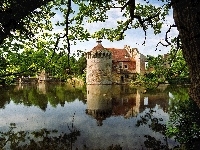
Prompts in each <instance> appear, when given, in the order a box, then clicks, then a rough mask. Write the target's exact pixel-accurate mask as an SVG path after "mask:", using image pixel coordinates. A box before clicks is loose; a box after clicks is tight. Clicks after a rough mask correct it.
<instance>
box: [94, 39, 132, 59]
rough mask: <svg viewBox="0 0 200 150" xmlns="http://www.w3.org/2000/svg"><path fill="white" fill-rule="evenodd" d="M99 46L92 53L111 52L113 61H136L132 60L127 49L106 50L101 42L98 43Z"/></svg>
mask: <svg viewBox="0 0 200 150" xmlns="http://www.w3.org/2000/svg"><path fill="white" fill-rule="evenodd" d="M97 43H98V44H97V45H96V46H95V47H94V48H93V49H92V51H100V50H105V49H106V50H109V51H110V52H111V53H112V59H113V60H114V61H118V62H119V61H135V60H133V58H131V56H130V54H129V53H128V52H127V50H126V49H116V48H104V47H103V46H102V44H101V41H97Z"/></svg>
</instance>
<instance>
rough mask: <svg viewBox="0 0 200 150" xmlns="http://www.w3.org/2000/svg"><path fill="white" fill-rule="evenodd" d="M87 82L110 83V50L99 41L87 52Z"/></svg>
mask: <svg viewBox="0 0 200 150" xmlns="http://www.w3.org/2000/svg"><path fill="white" fill-rule="evenodd" d="M86 59H87V70H86V71H87V73H86V83H87V84H112V75H111V73H112V58H111V52H110V51H108V50H107V49H105V48H104V47H103V46H102V44H101V41H97V46H95V47H94V48H93V49H92V51H90V52H87V54H86Z"/></svg>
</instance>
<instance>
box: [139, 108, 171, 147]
mask: <svg viewBox="0 0 200 150" xmlns="http://www.w3.org/2000/svg"><path fill="white" fill-rule="evenodd" d="M155 115H156V110H154V109H149V111H147V112H146V113H145V115H144V116H140V119H138V120H137V123H136V127H139V126H141V125H147V126H148V127H149V128H150V129H151V130H153V131H154V132H158V133H161V134H162V136H163V140H161V139H156V138H155V137H153V136H152V135H144V138H146V140H145V142H144V145H145V147H146V148H153V149H158V150H159V149H169V147H168V139H167V136H166V134H165V131H166V123H165V122H164V121H163V118H158V117H156V116H155Z"/></svg>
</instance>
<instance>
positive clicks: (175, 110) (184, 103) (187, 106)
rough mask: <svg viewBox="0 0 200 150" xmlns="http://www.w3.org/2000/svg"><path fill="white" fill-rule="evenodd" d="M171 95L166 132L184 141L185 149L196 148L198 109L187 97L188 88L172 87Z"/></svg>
mask: <svg viewBox="0 0 200 150" xmlns="http://www.w3.org/2000/svg"><path fill="white" fill-rule="evenodd" d="M172 95H173V96H172V97H171V98H170V105H169V115H170V118H169V122H168V125H167V130H166V131H167V132H166V133H167V135H168V136H169V137H174V138H175V139H176V140H177V141H178V142H180V143H184V146H185V149H197V148H198V147H199V146H200V145H199V142H198V141H199V139H200V136H199V131H200V117H199V116H200V109H199V107H198V106H197V104H196V103H195V102H194V101H193V100H192V99H190V98H189V96H188V88H180V87H179V88H173V90H172Z"/></svg>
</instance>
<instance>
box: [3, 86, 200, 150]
mask: <svg viewBox="0 0 200 150" xmlns="http://www.w3.org/2000/svg"><path fill="white" fill-rule="evenodd" d="M187 93H188V89H187V88H185V87H167V88H163V89H157V90H156V91H146V90H144V89H136V88H130V87H128V86H118V85H115V86H111V85H102V86H100V85H88V86H87V90H86V89H85V88H75V87H73V86H69V85H66V84H38V85H17V86H10V87H7V88H0V99H1V100H0V116H1V117H0V149H6V148H7V149H31V148H32V147H34V148H36V149H45V148H46V149H52V148H53V147H56V146H57V147H58V149H76V148H77V149H147V148H149V149H175V148H177V149H199V147H200V145H199V143H200V140H199V139H200V110H199V108H198V107H197V105H196V104H195V103H194V102H193V101H192V100H191V99H190V98H189V96H188V94H187ZM10 123H11V124H10ZM13 123H14V124H13ZM75 127H76V128H75ZM54 131H56V132H54ZM8 139H9V143H10V144H8V143H7V142H6V141H8ZM110 139H112V140H110ZM24 140H25V141H24ZM48 143H51V144H48ZM9 146H10V148H9ZM37 146H38V147H37ZM48 146H49V147H48ZM54 149H55V148H54Z"/></svg>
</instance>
